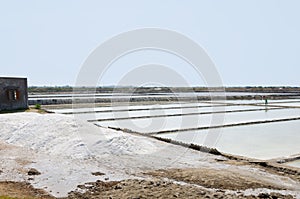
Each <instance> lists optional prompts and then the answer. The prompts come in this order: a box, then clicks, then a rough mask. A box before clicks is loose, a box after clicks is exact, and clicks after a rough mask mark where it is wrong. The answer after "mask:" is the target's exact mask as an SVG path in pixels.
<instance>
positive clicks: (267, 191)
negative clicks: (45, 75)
mask: <svg viewBox="0 0 300 199" xmlns="http://www.w3.org/2000/svg"><path fill="white" fill-rule="evenodd" d="M0 132H1V133H0V166H1V167H0V181H1V182H0V196H10V197H13V198H54V197H65V198H300V171H299V170H297V169H295V168H291V167H285V166H282V165H278V164H275V163H261V162H256V161H253V160H251V161H249V160H246V159H238V158H235V157H229V156H227V157H225V156H216V155H211V154H208V153H202V152H199V151H195V150H192V149H187V148H184V147H181V146H176V145H173V144H168V143H164V142H161V141H158V140H155V139H151V138H147V137H142V136H136V135H132V134H127V133H123V132H121V131H114V130H110V129H106V128H100V127H96V126H94V125H93V124H90V123H87V122H84V121H78V120H75V119H74V118H73V117H72V116H66V115H60V114H38V113H13V114H1V115H0ZM0 198H1V197H0Z"/></svg>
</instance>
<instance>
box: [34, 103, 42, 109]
mask: <svg viewBox="0 0 300 199" xmlns="http://www.w3.org/2000/svg"><path fill="white" fill-rule="evenodd" d="M34 107H35V109H41V107H42V106H41V105H40V104H36V105H35V106H34Z"/></svg>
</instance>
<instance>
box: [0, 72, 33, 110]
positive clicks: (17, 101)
mask: <svg viewBox="0 0 300 199" xmlns="http://www.w3.org/2000/svg"><path fill="white" fill-rule="evenodd" d="M27 108H28V91H27V79H26V78H10V77H0V111H3V110H16V109H27Z"/></svg>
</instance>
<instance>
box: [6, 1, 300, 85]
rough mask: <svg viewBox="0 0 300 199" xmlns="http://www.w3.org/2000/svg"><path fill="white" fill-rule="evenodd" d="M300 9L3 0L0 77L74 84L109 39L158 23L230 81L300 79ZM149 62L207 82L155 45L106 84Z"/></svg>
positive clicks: (298, 5) (273, 4) (123, 63)
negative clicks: (180, 37)
mask: <svg viewBox="0 0 300 199" xmlns="http://www.w3.org/2000/svg"><path fill="white" fill-rule="evenodd" d="M299 9H300V1H298V0H263V1H262V0H243V1H240V0H226V1H218V0H187V1H182V0H163V1H162V0H109V1H101V0H47V1H46V0H27V1H22V0H0V54H1V58H0V69H1V70H0V76H22V77H23V76H25V77H27V78H28V81H29V85H30V86H64V85H70V86H73V85H75V84H76V79H77V77H78V74H79V71H80V69H81V67H82V65H83V63H84V62H85V60H86V59H87V58H88V56H89V55H90V53H91V52H93V50H95V49H96V48H97V47H98V46H99V45H101V44H102V43H103V42H105V41H107V40H108V39H110V38H112V37H113V36H115V35H118V34H121V33H124V32H126V31H130V30H135V29H140V28H145V27H154V28H161V29H168V30H173V31H176V32H178V33H180V34H183V35H185V36H187V37H188V38H190V39H192V40H193V41H195V42H196V43H197V44H199V45H200V46H201V47H202V48H203V49H204V50H205V51H206V52H207V54H208V55H209V56H210V58H211V60H213V62H214V63H215V66H216V69H217V71H218V73H219V75H220V77H221V79H222V82H223V84H224V86H299V83H300V78H299V74H300V54H299V52H300V36H299V35H300V12H299ZM149 63H159V64H163V65H167V66H168V67H169V68H171V69H172V70H174V71H176V72H177V73H178V74H180V75H181V76H182V77H183V78H184V79H186V80H187V82H188V84H189V85H191V86H205V81H204V80H203V77H202V79H201V78H200V77H199V75H195V73H194V72H193V69H192V67H191V66H190V65H189V64H188V63H186V62H185V61H183V60H180V59H179V58H178V57H176V56H174V55H171V54H168V53H165V52H159V51H153V50H152V51H151V50H148V51H147V50H146V51H141V52H134V53H132V54H128V55H126V56H124V57H122V58H120V59H119V60H117V61H116V62H114V63H112V64H111V65H110V66H109V67H108V70H107V71H106V73H105V74H104V75H103V77H101V79H99V85H100V86H105V85H106V86H107V85H119V82H120V80H121V79H122V78H123V77H124V76H126V73H128V72H129V71H131V70H132V69H134V68H135V67H138V66H140V65H145V64H146V65H147V64H149ZM166 78H167V77H166Z"/></svg>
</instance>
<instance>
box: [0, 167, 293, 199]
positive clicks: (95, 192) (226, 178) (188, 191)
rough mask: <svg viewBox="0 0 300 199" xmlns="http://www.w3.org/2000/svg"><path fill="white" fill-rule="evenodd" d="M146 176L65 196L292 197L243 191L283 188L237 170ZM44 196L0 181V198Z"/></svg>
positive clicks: (26, 185)
mask: <svg viewBox="0 0 300 199" xmlns="http://www.w3.org/2000/svg"><path fill="white" fill-rule="evenodd" d="M145 175H148V179H147V180H138V179H128V180H123V181H111V182H109V181H108V182H102V181H100V180H98V181H96V182H90V183H86V184H83V185H78V188H77V189H76V190H75V191H72V192H70V193H69V196H68V197H67V198H65V199H76V198H79V199H89V198H92V199H93V198H95V199H96V198H107V199H108V198H122V199H123V198H125V199H126V198H128V199H129V198H131V199H133V198H136V199H137V198H140V199H142V198H223V199H226V198H228V199H229V198H294V197H293V196H292V195H289V194H285V195H282V194H280V193H275V192H273V193H272V192H271V193H263V194H259V195H255V194H252V195H251V194H250V195H245V194H244V193H243V190H246V189H257V188H267V189H270V190H276V191H281V190H284V189H285V188H284V187H283V186H278V184H277V185H276V184H273V183H270V182H268V181H267V180H264V179H255V178H252V177H251V176H247V175H242V174H241V173H235V172H229V171H226V170H216V169H203V168H201V169H200V168H189V169H169V170H156V171H150V172H147V173H145ZM3 196H7V197H8V198H32V199H36V198H39V199H40V198H45V199H52V198H54V197H52V196H51V195H49V194H47V193H46V192H44V191H43V190H38V189H34V188H33V187H32V186H31V185H30V184H29V183H25V182H1V183H0V199H1V198H6V197H3Z"/></svg>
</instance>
